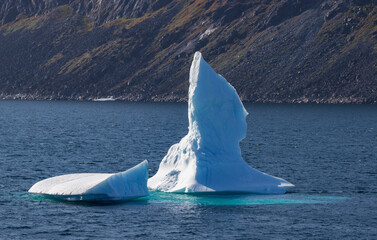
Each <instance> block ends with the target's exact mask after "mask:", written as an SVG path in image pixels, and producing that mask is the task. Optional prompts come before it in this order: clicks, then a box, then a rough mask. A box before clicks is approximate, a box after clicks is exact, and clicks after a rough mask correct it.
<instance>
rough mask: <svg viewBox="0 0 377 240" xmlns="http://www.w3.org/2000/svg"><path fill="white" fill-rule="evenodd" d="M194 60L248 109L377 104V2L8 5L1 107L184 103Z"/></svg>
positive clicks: (1, 39)
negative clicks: (107, 101) (6, 102)
mask: <svg viewBox="0 0 377 240" xmlns="http://www.w3.org/2000/svg"><path fill="white" fill-rule="evenodd" d="M195 51H201V52H202V53H203V56H204V58H205V59H206V60H207V61H208V62H209V63H210V64H211V66H213V68H214V69H215V70H216V71H217V72H219V73H220V74H222V75H223V76H224V77H225V78H226V79H227V80H228V81H229V82H230V83H231V84H232V85H233V86H234V87H235V88H236V89H237V91H238V93H239V95H240V96H241V99H243V100H245V101H252V102H323V103H338V102H341V103H344V102H352V103H377V3H376V0H339V1H330V0H281V1H278V0H272V1H271V0H254V1H246V0H236V1H224V0H212V1H210V0H192V1H184V0H175V1H169V0H157V1H156V0H130V1H127V0H114V1H102V0H3V1H2V2H0V98H23V99H93V98H98V97H106V96H113V97H114V98H117V99H121V100H128V101H184V100H186V99H187V90H188V72H189V67H190V63H191V60H192V57H193V53H194V52H195Z"/></svg>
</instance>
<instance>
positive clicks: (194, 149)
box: [148, 52, 294, 194]
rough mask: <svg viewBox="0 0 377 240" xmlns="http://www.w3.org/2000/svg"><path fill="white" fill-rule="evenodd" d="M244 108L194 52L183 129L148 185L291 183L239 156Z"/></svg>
mask: <svg viewBox="0 0 377 240" xmlns="http://www.w3.org/2000/svg"><path fill="white" fill-rule="evenodd" d="M247 114H248V113H247V112H246V110H245V108H244V107H243V104H242V102H241V101H240V99H239V97H238V94H237V92H236V90H235V89H234V88H233V87H232V86H231V85H230V84H229V83H228V82H227V81H226V80H225V78H223V77H222V76H221V75H219V74H217V73H216V72H215V71H214V70H213V69H212V68H211V67H210V66H209V65H208V63H207V62H205V61H204V59H203V58H202V55H201V53H200V52H196V53H195V56H194V60H193V62H192V65H191V69H190V88H189V102H188V118H189V131H188V134H187V135H186V136H185V137H184V138H182V140H181V141H180V142H179V143H177V144H175V145H173V146H171V148H170V149H169V151H168V153H167V155H166V156H165V157H164V159H163V160H162V161H161V163H160V166H159V169H158V172H157V173H156V175H154V176H153V177H152V178H150V179H149V180H148V187H149V188H150V189H154V190H160V191H166V192H186V193H188V192H190V193H194V192H249V193H260V194H281V193H285V191H286V189H287V188H289V187H293V186H294V185H292V184H291V183H289V182H287V181H285V180H284V179H281V178H277V177H273V176H270V175H268V174H265V173H262V172H260V171H258V170H255V169H253V168H251V167H250V166H249V165H247V163H246V162H245V161H244V160H243V159H242V156H241V149H240V147H239V142H240V141H241V140H242V139H243V138H244V137H245V135H246V116H247Z"/></svg>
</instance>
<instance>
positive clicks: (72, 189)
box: [29, 160, 149, 201]
mask: <svg viewBox="0 0 377 240" xmlns="http://www.w3.org/2000/svg"><path fill="white" fill-rule="evenodd" d="M147 181H148V162H147V161H146V160H145V161H143V162H141V163H140V164H138V165H136V166H135V167H133V168H130V169H128V170H126V171H124V172H120V173H112V174H107V173H76V174H66V175H61V176H56V177H51V178H47V179H44V180H42V181H40V182H37V183H36V184H34V185H33V186H32V187H31V188H30V189H29V192H30V193H37V194H41V195H43V196H46V197H50V198H55V199H60V200H66V201H126V200H132V199H135V198H138V197H144V196H148V195H149V191H148V187H147Z"/></svg>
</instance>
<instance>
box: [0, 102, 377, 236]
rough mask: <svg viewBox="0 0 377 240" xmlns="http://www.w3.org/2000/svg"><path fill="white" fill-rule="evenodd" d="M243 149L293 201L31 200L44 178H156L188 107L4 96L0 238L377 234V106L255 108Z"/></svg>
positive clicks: (172, 197) (0, 108)
mask: <svg viewBox="0 0 377 240" xmlns="http://www.w3.org/2000/svg"><path fill="white" fill-rule="evenodd" d="M245 107H246V109H247V111H248V112H249V116H248V118H247V122H248V133H247V137H246V138H245V139H244V140H243V141H242V142H241V148H242V154H243V157H244V159H245V161H246V162H248V163H249V164H250V165H251V166H252V167H254V168H257V169H259V170H261V171H263V172H266V173H269V174H271V175H274V176H278V177H282V178H284V179H286V180H287V181H289V182H291V183H293V184H295V185H296V187H295V188H292V189H290V190H289V192H288V193H287V194H285V195H268V196H265V195H184V194H167V193H158V192H151V195H150V196H149V197H145V198H142V199H139V200H135V201H131V202H125V203H121V204H115V205H114V204H113V205H100V204H73V203H66V202H57V201H53V200H48V199H44V198H41V197H37V196H35V195H31V194H28V193H27V191H28V189H29V188H30V187H31V186H32V185H33V184H34V183H35V182H37V181H40V180H42V179H44V178H48V177H52V176H56V175H61V174H67V173H80V172H103V173H113V172H119V171H124V170H126V169H128V168H130V167H132V166H134V165H136V164H137V163H139V162H141V161H142V160H144V159H147V160H148V161H149V168H150V175H151V176H152V175H153V174H154V173H155V172H156V171H157V169H158V165H159V163H160V161H161V159H162V158H163V156H164V155H165V154H166V152H167V150H168V149H169V147H170V146H171V145H172V144H174V143H177V142H178V141H179V140H180V139H181V138H182V137H183V136H184V135H186V133H187V130H188V128H187V127H188V121H187V105H186V104H184V103H122V102H70V101H0V239H377V106H376V105H309V104H303V105H300V104H246V105H245Z"/></svg>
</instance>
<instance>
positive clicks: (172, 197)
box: [28, 191, 349, 206]
mask: <svg viewBox="0 0 377 240" xmlns="http://www.w3.org/2000/svg"><path fill="white" fill-rule="evenodd" d="M28 197H29V198H31V199H32V200H38V201H51V200H52V201H65V200H66V199H64V198H59V197H56V196H52V197H51V196H47V198H46V196H44V195H40V194H33V195H29V196H28ZM347 199H349V198H347V197H340V196H326V195H310V194H285V195H257V194H208V193H200V194H181V193H167V192H161V191H150V194H149V196H146V197H141V198H138V199H134V200H132V201H126V200H123V201H117V202H118V203H124V204H131V205H135V204H136V205H171V206H181V205H192V206H242V205H244V206H247V205H285V204H326V203H335V202H338V201H344V200H347ZM84 202H88V203H90V202H92V201H84ZM96 203H98V204H101V203H104V204H108V203H110V204H113V203H116V202H114V201H96Z"/></svg>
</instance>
